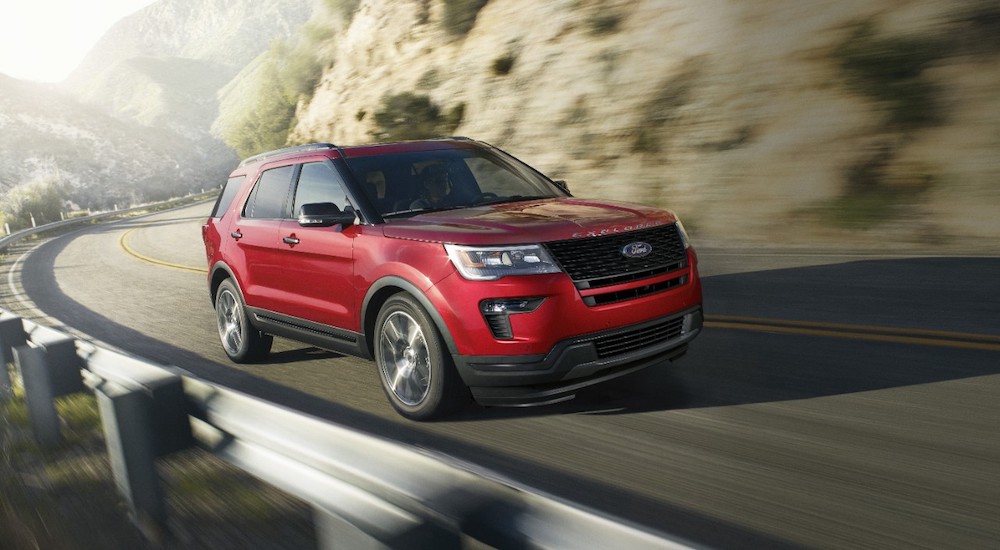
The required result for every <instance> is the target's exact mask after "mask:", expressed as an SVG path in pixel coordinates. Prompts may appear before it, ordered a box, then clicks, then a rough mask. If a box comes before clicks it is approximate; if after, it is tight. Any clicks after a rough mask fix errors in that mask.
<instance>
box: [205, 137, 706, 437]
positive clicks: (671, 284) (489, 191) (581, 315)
mask: <svg viewBox="0 0 1000 550" xmlns="http://www.w3.org/2000/svg"><path fill="white" fill-rule="evenodd" d="M202 232H203V237H204V241H205V252H206V254H207V256H208V265H209V275H208V286H209V290H210V295H211V299H212V304H213V305H214V307H215V311H216V314H217V317H218V325H219V336H220V338H221V339H222V347H223V348H224V349H225V350H226V354H228V355H229V357H230V358H231V359H232V360H233V361H236V362H250V361H257V360H260V359H262V358H263V357H264V356H265V355H266V354H267V353H268V352H269V350H270V348H271V341H272V336H274V335H276V336H283V337H286V338H291V339H294V340H298V341H301V342H305V343H308V344H311V345H314V346H318V347H321V348H324V349H328V350H333V351H337V352H341V353H348V354H352V355H356V356H359V357H363V358H368V359H374V360H375V364H376V365H377V366H378V372H379V376H380V378H381V380H382V386H383V388H384V390H385V393H386V395H387V396H388V398H389V401H390V402H391V403H392V405H393V407H395V409H396V410H397V411H399V413H401V414H402V415H403V416H406V417H409V418H412V419H428V418H431V417H434V416H439V415H442V414H444V413H446V412H448V411H450V410H452V409H453V408H454V406H455V405H457V404H459V403H461V401H462V399H463V396H468V394H469V393H470V392H471V394H472V397H473V398H475V400H476V401H477V402H479V403H480V404H483V405H540V404H546V403H554V402H558V401H562V400H566V399H570V398H572V397H573V395H574V394H575V392H576V391H578V390H579V389H581V388H583V387H586V386H589V385H591V384H595V383H598V382H601V381H604V380H608V379H611V378H614V377H617V376H621V375H624V374H627V373H630V372H633V371H636V370H638V369H641V368H643V367H647V366H651V365H655V364H662V363H664V362H666V361H667V360H670V359H674V358H676V357H679V356H680V355H682V354H684V352H685V351H686V350H687V344H688V342H690V341H691V340H692V339H693V338H694V337H695V336H697V335H698V333H699V332H700V330H701V326H702V313H701V284H700V282H699V280H698V270H697V257H696V255H695V252H694V250H693V249H692V248H691V246H690V244H689V243H688V238H687V235H686V234H685V232H684V227H683V226H682V225H681V222H680V220H678V219H677V217H676V216H675V215H674V214H673V213H671V212H668V211H665V210H659V209H655V208H650V207H647V206H641V205H636V204H627V203H621V202H610V201H593V200H584V199H577V198H573V197H572V196H571V195H570V193H569V192H568V191H567V189H566V186H565V185H564V184H563V183H562V182H558V181H552V180H550V179H548V178H547V177H545V176H544V175H542V174H540V173H539V172H537V171H536V170H534V169H532V168H531V167H529V166H527V165H526V164H524V163H522V162H521V161H519V160H517V159H516V158H514V157H512V156H511V155H509V154H507V153H505V152H503V151H501V150H499V149H497V148H495V147H492V146H490V145H488V144H485V143H482V142H479V141H474V140H470V139H468V138H449V139H441V140H429V141H416V142H406V143H389V144H380V145H364V146H355V147H338V146H336V145H332V144H326V143H316V144H310V145H303V146H298V147H289V148H285V149H279V150H277V151H272V152H269V153H264V154H261V155H257V156H254V157H252V158H248V159H246V160H244V161H243V162H242V163H240V165H239V167H237V168H236V170H235V171H233V173H232V175H231V176H230V177H229V180H228V182H227V183H226V184H225V186H224V187H223V190H222V193H221V194H220V195H219V199H218V201H217V202H216V204H215V208H214V210H213V211H212V215H211V217H210V218H209V219H208V221H207V222H206V223H205V225H204V227H203V228H202Z"/></svg>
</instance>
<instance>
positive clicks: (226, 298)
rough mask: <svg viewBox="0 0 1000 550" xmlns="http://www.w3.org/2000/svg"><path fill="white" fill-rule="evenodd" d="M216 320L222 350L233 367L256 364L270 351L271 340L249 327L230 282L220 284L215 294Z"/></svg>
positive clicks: (237, 292)
mask: <svg viewBox="0 0 1000 550" xmlns="http://www.w3.org/2000/svg"><path fill="white" fill-rule="evenodd" d="M215 317H216V320H217V322H218V325H219V340H221V341H222V349H224V350H225V351H226V355H228V356H229V358H230V359H232V360H233V361H235V362H236V363H252V362H254V361H259V360H261V359H263V358H264V357H266V356H267V354H268V353H269V352H270V351H271V343H272V342H273V341H274V338H273V337H272V336H271V335H270V334H264V333H263V332H261V331H259V330H257V329H256V328H254V326H253V325H252V324H251V323H250V318H249V317H248V316H247V313H246V305H245V304H244V303H243V298H242V297H241V296H240V293H239V291H238V290H237V289H236V285H235V284H233V282H232V280H231V279H226V280H225V281H222V284H220V285H219V289H218V290H217V291H216V292H215Z"/></svg>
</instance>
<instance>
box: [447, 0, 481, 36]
mask: <svg viewBox="0 0 1000 550" xmlns="http://www.w3.org/2000/svg"><path fill="white" fill-rule="evenodd" d="M486 2H487V0H444V18H443V19H442V20H441V25H442V26H443V27H444V31H445V32H446V33H448V34H449V35H450V36H454V37H458V36H465V35H466V34H468V32H469V31H470V30H472V27H474V26H475V25H476V16H478V15H479V10H481V9H483V6H485V5H486Z"/></svg>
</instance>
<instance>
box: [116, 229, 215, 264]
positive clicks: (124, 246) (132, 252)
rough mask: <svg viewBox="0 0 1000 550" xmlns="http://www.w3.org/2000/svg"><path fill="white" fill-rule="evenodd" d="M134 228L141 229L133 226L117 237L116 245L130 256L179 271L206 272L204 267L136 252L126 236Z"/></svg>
mask: <svg viewBox="0 0 1000 550" xmlns="http://www.w3.org/2000/svg"><path fill="white" fill-rule="evenodd" d="M136 229H141V227H134V228H132V229H129V230H128V231H126V232H124V233H122V236H121V238H120V239H118V245H119V246H121V247H122V250H124V251H125V252H126V253H127V254H129V255H130V256H133V257H134V258H137V259H139V260H142V261H144V262H147V263H151V264H153V265H159V266H163V267H170V268H173V269H179V270H181V271H190V272H194V273H202V274H205V273H208V270H207V269H205V268H201V267H191V266H187V265H182V264H175V263H173V262H167V261H164V260H158V259H156V258H151V257H149V256H146V255H145V254H141V253H139V252H136V251H135V249H133V248H132V247H131V246H129V245H128V236H129V234H131V233H132V232H133V231H135V230H136Z"/></svg>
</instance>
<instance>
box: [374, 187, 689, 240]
mask: <svg viewBox="0 0 1000 550" xmlns="http://www.w3.org/2000/svg"><path fill="white" fill-rule="evenodd" d="M676 219H677V218H676V217H675V216H674V214H673V213H672V212H670V211H667V210H661V209H658V208H652V207H648V206H642V205H638V204H630V203H624V202H616V201H591V200H580V199H572V198H560V199H544V200H535V201H521V202H513V203H504V204H493V205H484V206H477V207H472V208H461V209H456V210H444V211H440V212H429V213H427V214H421V215H418V216H414V217H412V218H407V219H400V220H390V221H388V222H386V224H385V225H384V226H383V231H384V232H385V236H387V237H394V238H399V239H413V240H422V241H434V242H446V243H455V244H467V245H495V244H521V243H532V242H548V241H561V240H566V239H575V238H585V237H599V236H603V235H612V234H615V233H624V232H628V231H636V230H639V229H647V228H650V227H656V226H659V225H665V224H669V223H673V222H674V221H676Z"/></svg>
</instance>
